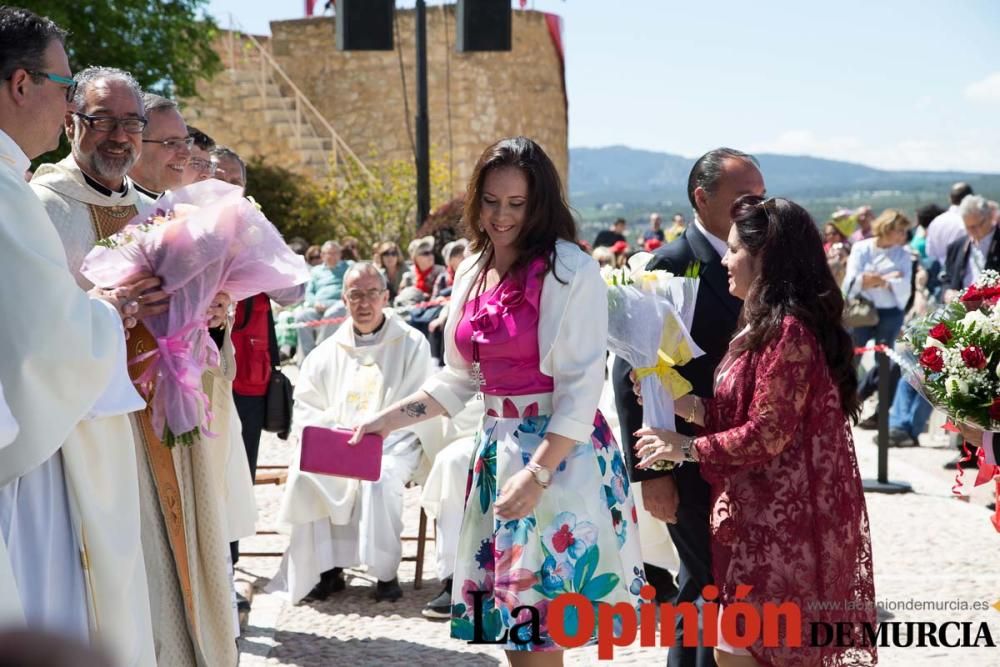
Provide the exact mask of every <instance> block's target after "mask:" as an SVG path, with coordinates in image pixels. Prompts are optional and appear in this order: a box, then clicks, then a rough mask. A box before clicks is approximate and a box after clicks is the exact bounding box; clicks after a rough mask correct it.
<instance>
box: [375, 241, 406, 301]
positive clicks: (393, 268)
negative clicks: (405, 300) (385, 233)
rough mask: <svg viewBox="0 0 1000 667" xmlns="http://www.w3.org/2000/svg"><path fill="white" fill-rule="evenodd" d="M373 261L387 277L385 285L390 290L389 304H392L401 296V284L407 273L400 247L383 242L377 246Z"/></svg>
mask: <svg viewBox="0 0 1000 667" xmlns="http://www.w3.org/2000/svg"><path fill="white" fill-rule="evenodd" d="M372 261H373V263H374V264H375V266H377V267H378V270H379V271H380V272H381V273H382V275H383V276H385V283H386V285H387V287H388V289H389V303H392V300H393V299H395V298H396V295H397V294H399V283H400V281H401V280H402V279H403V274H404V273H406V270H405V269H404V268H403V259H402V253H401V252H400V251H399V246H398V245H396V244H395V242H393V241H382V242H381V243H379V244H378V245H377V246H375V255H374V257H372Z"/></svg>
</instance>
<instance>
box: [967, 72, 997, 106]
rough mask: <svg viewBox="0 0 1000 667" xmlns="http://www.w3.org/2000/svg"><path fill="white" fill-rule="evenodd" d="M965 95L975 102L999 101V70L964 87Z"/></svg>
mask: <svg viewBox="0 0 1000 667" xmlns="http://www.w3.org/2000/svg"><path fill="white" fill-rule="evenodd" d="M965 96H966V97H967V98H968V99H970V100H973V101H976V102H1000V72H994V73H993V74H990V75H989V76H988V77H986V78H985V79H983V80H982V81H974V82H972V83H970V84H969V85H968V86H966V87H965Z"/></svg>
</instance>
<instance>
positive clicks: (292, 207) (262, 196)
mask: <svg viewBox="0 0 1000 667" xmlns="http://www.w3.org/2000/svg"><path fill="white" fill-rule="evenodd" d="M247 194H248V195H250V196H251V197H253V198H254V200H255V201H256V202H257V203H258V204H260V208H261V211H263V213H264V215H266V216H267V219H268V220H270V221H271V222H272V223H274V226H275V227H277V228H278V231H280V232H281V234H282V236H284V237H285V240H290V239H292V238H294V237H296V236H300V237H302V238H304V239H305V240H306V241H308V242H309V243H310V244H318V243H323V242H324V241H327V240H329V239H331V238H334V229H333V226H332V225H331V224H330V216H329V213H328V211H326V210H325V209H324V207H323V206H322V204H321V203H320V190H319V188H318V187H317V186H316V185H315V184H314V183H313V182H312V181H310V180H309V179H305V178H302V177H301V176H299V175H298V174H295V173H293V172H291V171H289V170H288V169H285V168H284V167H279V166H276V165H270V164H267V163H266V162H265V161H264V158H262V157H260V156H255V157H253V158H252V159H251V160H250V161H249V162H247Z"/></svg>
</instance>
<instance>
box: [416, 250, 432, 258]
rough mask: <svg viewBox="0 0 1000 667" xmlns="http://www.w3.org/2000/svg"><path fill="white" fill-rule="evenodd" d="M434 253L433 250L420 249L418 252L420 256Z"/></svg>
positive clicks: (428, 255)
mask: <svg viewBox="0 0 1000 667" xmlns="http://www.w3.org/2000/svg"><path fill="white" fill-rule="evenodd" d="M433 254H434V251H433V250H420V251H418V252H417V256H418V257H430V256H432V255H433Z"/></svg>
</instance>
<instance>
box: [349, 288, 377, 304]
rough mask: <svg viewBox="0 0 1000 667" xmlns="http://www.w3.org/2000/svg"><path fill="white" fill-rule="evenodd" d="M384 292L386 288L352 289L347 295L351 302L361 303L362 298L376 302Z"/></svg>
mask: <svg viewBox="0 0 1000 667" xmlns="http://www.w3.org/2000/svg"><path fill="white" fill-rule="evenodd" d="M383 292H385V290H384V289H370V290H360V289H352V290H350V291H349V292H347V294H346V296H347V300H348V301H349V302H351V303H361V301H362V300H364V301H368V302H369V303H374V302H375V301H376V300H377V299H378V298H379V297H380V296H382V293H383Z"/></svg>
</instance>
